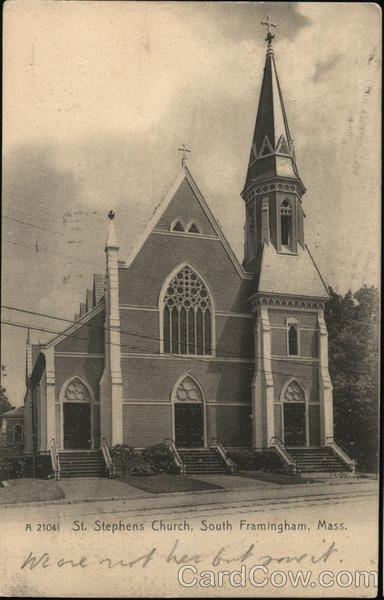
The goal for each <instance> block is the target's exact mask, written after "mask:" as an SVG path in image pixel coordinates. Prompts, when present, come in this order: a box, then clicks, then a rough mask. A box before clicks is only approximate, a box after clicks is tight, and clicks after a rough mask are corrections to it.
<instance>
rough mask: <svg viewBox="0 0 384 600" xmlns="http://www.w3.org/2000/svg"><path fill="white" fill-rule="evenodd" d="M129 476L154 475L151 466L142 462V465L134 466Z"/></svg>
mask: <svg viewBox="0 0 384 600" xmlns="http://www.w3.org/2000/svg"><path fill="white" fill-rule="evenodd" d="M129 474H130V475H140V476H145V475H155V471H154V468H153V466H152V465H151V464H149V463H147V462H144V463H138V464H136V465H134V466H133V467H132V468H131V469H130V470H129Z"/></svg>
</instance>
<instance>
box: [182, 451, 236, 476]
mask: <svg viewBox="0 0 384 600" xmlns="http://www.w3.org/2000/svg"><path fill="white" fill-rule="evenodd" d="M178 453H179V455H180V458H181V460H182V461H183V464H184V468H185V475H215V474H227V473H228V468H227V465H226V464H225V462H224V460H223V458H222V457H221V455H220V454H219V452H218V451H217V450H215V449H214V448H188V449H184V450H180V449H178Z"/></svg>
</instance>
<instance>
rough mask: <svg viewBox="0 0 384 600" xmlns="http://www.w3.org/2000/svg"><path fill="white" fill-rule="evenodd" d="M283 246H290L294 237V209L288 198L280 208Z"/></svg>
mask: <svg viewBox="0 0 384 600" xmlns="http://www.w3.org/2000/svg"><path fill="white" fill-rule="evenodd" d="M280 225H281V245H282V246H288V247H289V246H290V245H291V237H292V207H291V204H290V202H289V200H288V199H287V198H285V200H283V202H282V203H281V207H280Z"/></svg>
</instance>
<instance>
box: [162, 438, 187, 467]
mask: <svg viewBox="0 0 384 600" xmlns="http://www.w3.org/2000/svg"><path fill="white" fill-rule="evenodd" d="M164 444H165V445H166V446H167V447H168V448H169V450H170V451H171V453H172V455H173V458H174V460H175V463H176V465H177V466H178V467H179V469H180V474H181V475H185V465H184V463H183V460H182V458H181V456H180V454H179V452H178V450H177V448H176V444H175V442H174V440H173V439H172V438H165V440H164Z"/></svg>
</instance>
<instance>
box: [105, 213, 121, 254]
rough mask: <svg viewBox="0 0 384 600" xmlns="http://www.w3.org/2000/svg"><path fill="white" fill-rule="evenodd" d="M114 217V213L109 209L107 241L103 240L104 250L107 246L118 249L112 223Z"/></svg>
mask: <svg viewBox="0 0 384 600" xmlns="http://www.w3.org/2000/svg"><path fill="white" fill-rule="evenodd" d="M114 218H115V213H114V212H113V210H110V211H109V213H108V219H109V226H108V236H107V241H106V242H105V250H108V249H109V248H114V249H116V250H118V249H119V242H118V241H117V235H116V231H115V226H114V224H113V219H114Z"/></svg>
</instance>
